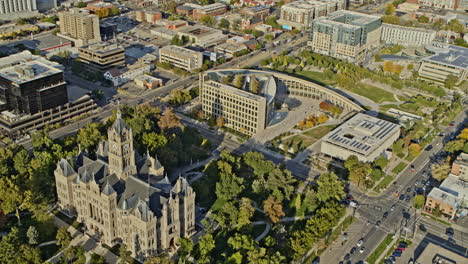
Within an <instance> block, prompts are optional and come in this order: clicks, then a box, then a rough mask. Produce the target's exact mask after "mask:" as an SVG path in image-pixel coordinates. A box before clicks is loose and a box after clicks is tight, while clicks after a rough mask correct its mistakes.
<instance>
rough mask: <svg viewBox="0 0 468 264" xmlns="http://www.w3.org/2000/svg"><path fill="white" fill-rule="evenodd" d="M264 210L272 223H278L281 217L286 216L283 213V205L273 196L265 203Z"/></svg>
mask: <svg viewBox="0 0 468 264" xmlns="http://www.w3.org/2000/svg"><path fill="white" fill-rule="evenodd" d="M263 210H264V211H265V213H266V214H267V215H268V217H269V218H270V221H271V222H272V223H278V222H279V220H280V219H281V217H283V216H285V214H284V212H283V204H282V203H281V201H278V200H276V199H275V198H274V197H273V196H271V195H270V196H268V199H266V200H265V201H263Z"/></svg>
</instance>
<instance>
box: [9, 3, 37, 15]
mask: <svg viewBox="0 0 468 264" xmlns="http://www.w3.org/2000/svg"><path fill="white" fill-rule="evenodd" d="M36 10H37V5H36V0H0V17H1V16H2V15H5V16H6V15H7V14H14V13H21V12H31V11H36Z"/></svg>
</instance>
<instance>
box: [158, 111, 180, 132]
mask: <svg viewBox="0 0 468 264" xmlns="http://www.w3.org/2000/svg"><path fill="white" fill-rule="evenodd" d="M158 126H159V128H160V129H161V130H163V131H168V130H170V129H172V128H176V127H180V128H181V127H183V126H182V123H180V119H179V117H177V116H176V114H175V113H174V111H173V110H172V109H170V108H168V109H166V110H164V113H163V115H162V116H161V118H160V119H159V121H158Z"/></svg>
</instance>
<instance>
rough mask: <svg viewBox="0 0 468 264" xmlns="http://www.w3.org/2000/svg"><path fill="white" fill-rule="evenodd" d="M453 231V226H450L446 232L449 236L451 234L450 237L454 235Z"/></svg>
mask: <svg viewBox="0 0 468 264" xmlns="http://www.w3.org/2000/svg"><path fill="white" fill-rule="evenodd" d="M453 233H454V231H453V228H451V227H448V228H447V229H446V230H445V234H446V235H447V236H449V237H453Z"/></svg>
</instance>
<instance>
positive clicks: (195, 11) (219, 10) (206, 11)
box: [176, 3, 227, 19]
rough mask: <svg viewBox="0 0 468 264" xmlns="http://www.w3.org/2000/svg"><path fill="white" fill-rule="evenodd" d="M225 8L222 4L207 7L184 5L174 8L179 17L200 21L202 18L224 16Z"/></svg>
mask: <svg viewBox="0 0 468 264" xmlns="http://www.w3.org/2000/svg"><path fill="white" fill-rule="evenodd" d="M226 11H227V6H226V5H225V4H222V3H213V4H209V5H203V6H202V5H197V4H193V3H185V4H183V5H181V6H178V7H177V8H176V12H177V13H178V14H180V15H184V16H189V17H193V18H194V19H200V18H201V17H202V16H205V15H209V16H219V15H223V14H225V13H226Z"/></svg>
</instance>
